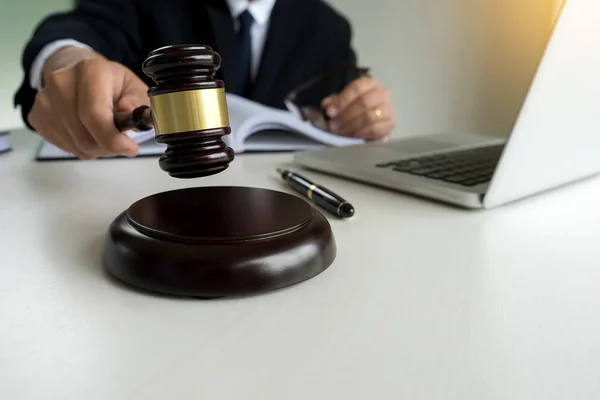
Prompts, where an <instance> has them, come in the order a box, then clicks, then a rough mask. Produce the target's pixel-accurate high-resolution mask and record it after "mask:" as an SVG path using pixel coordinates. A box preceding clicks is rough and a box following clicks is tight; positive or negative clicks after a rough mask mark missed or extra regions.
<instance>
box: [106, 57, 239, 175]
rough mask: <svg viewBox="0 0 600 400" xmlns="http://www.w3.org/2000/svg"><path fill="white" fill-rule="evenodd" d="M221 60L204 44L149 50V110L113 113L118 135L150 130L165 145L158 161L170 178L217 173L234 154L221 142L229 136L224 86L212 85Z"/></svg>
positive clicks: (145, 69) (217, 82)
mask: <svg viewBox="0 0 600 400" xmlns="http://www.w3.org/2000/svg"><path fill="white" fill-rule="evenodd" d="M220 67H221V57H220V55H219V54H218V53H217V52H215V51H213V49H212V48H211V47H210V46H205V45H171V46H165V47H161V48H159V49H156V50H154V51H152V52H151V53H150V54H149V55H148V57H147V58H146V60H145V61H144V63H143V64H142V70H143V72H144V73H145V74H146V75H147V76H149V77H150V78H151V79H152V80H153V81H154V83H155V86H153V87H151V88H149V89H148V96H149V98H150V107H148V106H146V105H142V106H139V107H137V108H136V109H134V110H133V111H132V112H129V113H116V114H115V126H116V127H117V129H118V130H119V131H121V132H123V131H127V130H138V131H146V130H150V129H154V131H155V140H156V142H158V143H164V144H166V145H167V148H166V150H165V153H164V154H163V155H162V156H161V157H160V158H159V166H160V168H161V169H162V170H163V171H166V172H168V173H169V175H170V176H172V177H175V178H197V177H202V176H208V175H213V174H217V173H219V172H221V171H223V170H225V169H227V167H228V166H229V163H230V162H231V161H233V159H234V151H233V150H232V149H231V148H230V147H228V146H227V145H226V144H225V142H224V141H223V136H224V135H228V134H229V133H231V127H230V126H229V114H228V111H227V102H226V96H225V85H224V83H223V81H220V80H215V78H214V76H215V73H216V71H217V70H218V69H219V68H220Z"/></svg>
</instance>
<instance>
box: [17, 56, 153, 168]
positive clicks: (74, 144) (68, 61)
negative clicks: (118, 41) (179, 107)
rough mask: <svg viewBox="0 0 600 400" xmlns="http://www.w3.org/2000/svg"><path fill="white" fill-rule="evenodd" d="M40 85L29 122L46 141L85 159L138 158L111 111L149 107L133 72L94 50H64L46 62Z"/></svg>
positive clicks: (132, 145) (133, 145)
mask: <svg viewBox="0 0 600 400" xmlns="http://www.w3.org/2000/svg"><path fill="white" fill-rule="evenodd" d="M43 84H44V86H43V88H42V90H41V91H40V92H39V93H38V94H37V96H36V98H35V102H34V104H33V108H32V109H31V112H30V113H29V115H28V116H27V119H28V121H29V123H30V124H31V126H32V127H34V128H35V130H36V131H37V132H38V133H39V134H40V135H41V136H42V137H43V138H44V139H46V140H47V141H48V142H50V143H52V144H54V145H55V146H57V147H59V148H61V149H62V150H64V151H67V152H69V153H72V154H75V155H76V156H77V157H79V158H80V159H83V160H90V159H94V158H98V157H110V156H115V155H122V156H128V157H134V156H136V155H137V154H138V151H139V147H138V145H137V144H136V143H135V142H134V141H133V140H131V139H130V138H129V137H128V136H127V135H125V134H122V133H119V131H118V130H117V129H116V128H115V124H114V113H115V111H117V112H126V111H131V110H133V109H134V108H135V107H137V106H139V105H142V104H145V105H149V99H148V95H147V91H148V86H147V85H146V84H145V83H144V82H142V80H140V78H139V77H137V76H136V75H135V74H134V73H133V72H132V71H131V70H129V69H128V68H126V67H125V66H123V65H121V64H118V63H115V62H111V61H109V60H107V59H106V58H104V57H103V56H102V55H100V54H98V53H96V52H94V51H91V50H87V49H81V48H75V47H66V48H64V49H61V50H59V51H57V52H56V53H55V54H53V55H52V56H51V57H50V58H49V59H48V60H47V62H46V64H45V65H44V70H43Z"/></svg>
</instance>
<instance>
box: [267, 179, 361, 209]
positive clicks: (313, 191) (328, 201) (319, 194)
mask: <svg viewBox="0 0 600 400" xmlns="http://www.w3.org/2000/svg"><path fill="white" fill-rule="evenodd" d="M277 172H279V173H280V174H281V177H282V178H283V180H285V181H286V182H287V183H288V184H289V185H290V186H291V187H292V189H294V190H295V191H297V192H299V193H302V194H303V195H305V196H306V197H308V198H309V199H310V200H311V201H313V202H315V203H316V204H318V205H319V206H321V207H323V208H324V209H325V210H327V211H329V212H331V213H332V214H335V215H337V216H338V217H340V218H349V217H351V216H353V215H354V207H352V204H350V203H348V202H347V201H346V200H344V199H343V198H341V197H340V196H338V195H337V194H335V193H333V192H332V191H331V190H328V189H325V188H324V187H323V186H320V185H316V184H315V183H313V182H311V181H309V180H308V179H306V178H305V177H303V176H302V175H298V174H296V173H294V172H291V171H289V170H281V169H277Z"/></svg>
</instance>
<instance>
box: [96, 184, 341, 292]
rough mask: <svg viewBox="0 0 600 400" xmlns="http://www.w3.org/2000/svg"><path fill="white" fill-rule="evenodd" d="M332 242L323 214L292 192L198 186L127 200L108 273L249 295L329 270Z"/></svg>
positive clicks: (150, 283)
mask: <svg viewBox="0 0 600 400" xmlns="http://www.w3.org/2000/svg"><path fill="white" fill-rule="evenodd" d="M335 256H336V244H335V240H334V237H333V234H332V231H331V227H330V225H329V222H328V221H327V219H326V218H325V217H324V216H323V215H322V214H321V213H320V212H319V211H318V210H316V209H314V208H313V207H312V206H311V205H310V204H308V203H307V202H306V201H304V200H303V199H301V198H298V197H296V196H293V195H290V194H287V193H282V192H277V191H273V190H267V189H258V188H249V187H226V186H222V187H219V186H217V187H198V188H190V189H181V190H174V191H169V192H163V193H158V194H155V195H152V196H149V197H146V198H143V199H141V200H139V201H137V202H136V203H134V204H132V205H131V207H129V209H128V210H126V211H124V212H123V213H121V214H120V215H119V216H118V217H117V218H116V219H115V220H114V221H113V223H112V224H111V226H110V229H109V231H108V233H107V237H106V242H105V246H104V249H103V254H102V258H103V263H104V266H105V268H106V269H107V271H108V272H109V273H110V274H112V275H113V276H115V277H117V278H118V279H120V280H122V281H124V282H126V283H128V284H130V285H133V286H136V287H139V288H143V289H146V290H150V291H155V292H160V293H166V294H174V295H184V296H194V297H223V296H234V295H248V294H254V293H259V292H264V291H268V290H273V289H278V288H283V287H286V286H290V285H294V284H297V283H300V282H303V281H305V280H307V279H310V278H312V277H314V276H316V275H318V274H320V273H321V272H323V271H324V270H325V269H327V268H328V267H329V266H330V265H331V263H332V262H333V260H334V259H335Z"/></svg>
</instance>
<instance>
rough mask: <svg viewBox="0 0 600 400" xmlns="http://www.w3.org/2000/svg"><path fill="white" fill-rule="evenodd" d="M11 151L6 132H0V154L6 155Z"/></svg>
mask: <svg viewBox="0 0 600 400" xmlns="http://www.w3.org/2000/svg"><path fill="white" fill-rule="evenodd" d="M10 150H12V147H11V146H10V143H9V142H8V132H0V154H2V153H7V152H9V151H10Z"/></svg>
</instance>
